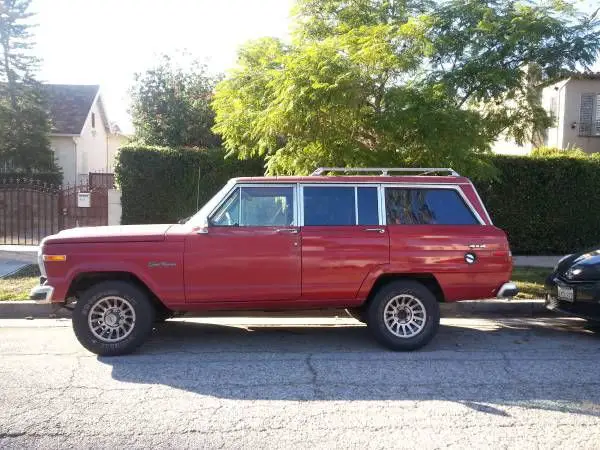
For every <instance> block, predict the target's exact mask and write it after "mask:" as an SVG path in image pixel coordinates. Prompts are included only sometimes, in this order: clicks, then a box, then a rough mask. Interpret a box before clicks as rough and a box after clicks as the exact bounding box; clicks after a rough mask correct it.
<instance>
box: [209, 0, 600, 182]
mask: <svg viewBox="0 0 600 450" xmlns="http://www.w3.org/2000/svg"><path fill="white" fill-rule="evenodd" d="M294 17H295V21H294V25H293V30H294V31H293V35H292V41H291V43H290V44H285V43H283V42H281V41H280V40H277V39H272V38H264V39H259V40H257V41H254V42H250V43H248V44H247V45H246V46H244V47H243V48H242V49H241V50H240V53H239V59H238V67H237V68H236V69H235V70H234V71H232V72H231V73H230V75H229V76H228V77H227V78H226V79H224V80H223V81H222V82H221V83H219V84H218V86H217V88H216V93H215V97H214V102H213V107H214V109H215V111H216V125H215V128H214V130H215V131H216V132H217V133H219V134H221V135H222V137H223V140H224V145H225V147H226V148H227V149H228V151H229V153H230V154H234V155H237V156H239V157H242V158H244V157H248V156H251V155H256V154H258V155H264V156H266V157H267V168H268V171H269V172H270V173H307V172H310V171H311V170H312V169H314V167H315V166H317V165H335V166H350V165H352V166H367V165H392V166H398V165H409V166H413V165H424V166H440V165H450V166H453V167H455V168H457V169H459V170H463V171H466V172H467V173H469V174H471V175H474V176H477V175H479V176H486V175H490V174H491V173H492V168H491V167H490V166H489V164H488V162H487V160H486V158H482V157H481V156H482V155H485V154H487V153H488V152H489V148H490V143H491V142H492V141H493V140H494V139H495V137H496V136H497V135H498V134H499V133H500V132H509V133H511V134H512V135H514V136H515V137H520V138H521V139H526V138H528V137H530V136H531V135H532V134H533V130H528V129H527V128H540V127H541V126H544V125H546V124H547V123H548V120H549V119H548V117H547V115H546V113H545V111H544V110H543V108H541V107H540V105H539V101H537V100H536V98H535V97H536V95H535V93H536V92H538V91H539V88H540V86H541V85H542V84H543V83H548V82H550V81H551V80H554V79H556V78H557V77H558V76H560V75H562V74H563V73H564V72H565V71H566V70H572V69H574V68H575V67H576V66H577V64H580V65H581V66H583V67H584V68H585V67H588V66H589V65H590V64H591V63H593V61H594V59H595V57H596V55H597V53H598V49H599V48H600V37H599V36H600V35H598V34H597V31H598V23H597V22H596V21H595V20H593V19H591V20H590V19H587V21H586V19H583V18H581V17H580V16H579V15H578V13H577V12H576V11H575V10H573V9H572V8H570V7H568V5H565V4H563V3H560V2H558V1H556V2H554V6H552V7H550V6H535V5H532V4H529V3H519V2H514V1H509V0H495V1H481V0H469V1H466V2H465V1H463V0H460V1H459V0H449V1H445V2H423V1H416V0H414V1H411V0H404V1H401V0H352V1H347V0H299V1H298V2H297V5H296V8H295V15H294ZM527 68H531V70H529V71H528V70H526V69H527ZM534 68H535V71H537V72H536V77H537V78H536V77H534V76H533V73H534ZM524 79H528V80H529V82H528V83H524V82H523V80H524ZM533 80H535V82H534V81H533ZM536 90H537V91H536ZM523 120H526V121H527V125H525V126H524V125H523ZM532 121H533V122H532ZM530 123H534V124H536V127H531V126H530V125H529V124H530Z"/></svg>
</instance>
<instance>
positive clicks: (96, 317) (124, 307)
mask: <svg viewBox="0 0 600 450" xmlns="http://www.w3.org/2000/svg"><path fill="white" fill-rule="evenodd" d="M88 325H89V327H90V330H91V332H92V334H93V335H94V337H96V338H98V339H100V340H101V341H102V342H110V343H115V342H120V341H122V340H123V339H125V338H126V337H127V336H129V335H130V334H131V332H132V331H133V328H134V327H135V311H134V309H133V306H131V303H129V301H127V300H126V299H124V298H123V297H118V296H110V297H103V298H101V299H100V300H98V301H97V302H96V303H94V305H93V306H92V307H91V309H90V312H89V314H88Z"/></svg>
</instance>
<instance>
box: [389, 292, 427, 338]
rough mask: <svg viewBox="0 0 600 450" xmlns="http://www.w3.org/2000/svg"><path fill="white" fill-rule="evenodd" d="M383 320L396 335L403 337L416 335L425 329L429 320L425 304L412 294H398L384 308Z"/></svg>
mask: <svg viewBox="0 0 600 450" xmlns="http://www.w3.org/2000/svg"><path fill="white" fill-rule="evenodd" d="M383 321H384V323H385V326H386V328H387V329H388V331H389V332H390V333H392V334H393V335H394V336H396V337H399V338H403V339H408V338H412V337H415V336H416V335H418V334H419V333H420V332H421V331H423V328H425V323H426V322H427V312H426V311H425V305H423V303H422V302H421V300H419V299H418V298H417V297H414V296H412V295H410V294H401V295H397V296H395V297H393V298H392V299H390V300H389V301H388V302H387V303H386V305H385V307H384V308H383Z"/></svg>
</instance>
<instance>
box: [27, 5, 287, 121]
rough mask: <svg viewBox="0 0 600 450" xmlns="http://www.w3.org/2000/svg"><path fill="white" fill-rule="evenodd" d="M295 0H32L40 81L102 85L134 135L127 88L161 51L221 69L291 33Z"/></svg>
mask: <svg viewBox="0 0 600 450" xmlns="http://www.w3.org/2000/svg"><path fill="white" fill-rule="evenodd" d="M291 5H292V0H145V1H144V0H94V1H92V0H34V1H33V3H32V6H31V10H32V12H34V13H36V16H35V18H34V22H35V23H37V27H36V29H35V34H36V53H37V54H38V55H39V56H40V57H41V58H42V59H43V62H42V65H41V68H40V72H39V76H38V77H39V79H40V80H41V81H43V82H47V83H64V84H99V85H100V86H101V93H102V98H103V100H104V102H105V104H106V109H107V114H108V116H109V119H110V120H111V121H114V122H117V123H118V124H119V126H120V127H121V129H123V131H125V132H132V131H133V129H132V127H131V121H130V118H129V115H128V113H127V109H128V108H129V98H128V95H127V90H128V88H129V86H130V85H131V84H132V82H133V76H134V73H136V72H140V71H143V70H145V69H146V68H148V67H151V66H152V65H153V64H154V62H156V61H157V59H158V56H159V55H160V54H161V53H173V52H175V51H182V50H184V51H187V52H189V53H190V54H191V55H192V56H193V57H195V58H198V59H199V60H201V61H203V62H205V63H206V64H207V65H209V68H210V70H213V71H215V72H221V71H225V70H226V69H228V68H229V67H232V66H233V65H234V64H235V60H236V54H237V49H238V48H239V47H240V46H241V45H242V44H244V42H246V41H247V40H249V39H255V38H259V37H262V36H275V37H282V38H285V37H286V36H287V33H288V25H289V11H290V8H291Z"/></svg>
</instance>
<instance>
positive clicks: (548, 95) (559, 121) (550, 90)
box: [542, 80, 568, 148]
mask: <svg viewBox="0 0 600 450" xmlns="http://www.w3.org/2000/svg"><path fill="white" fill-rule="evenodd" d="M567 83H568V80H564V81H560V82H558V83H556V84H553V85H552V86H548V87H546V88H544V90H543V91H542V106H543V107H544V109H545V110H546V111H547V112H548V113H550V114H551V115H553V116H554V126H552V127H550V128H548V129H547V130H546V139H545V145H547V146H548V147H558V148H562V135H563V131H562V130H563V127H564V114H563V113H564V111H565V99H566V85H567ZM553 102H554V109H553V108H552V106H553Z"/></svg>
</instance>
